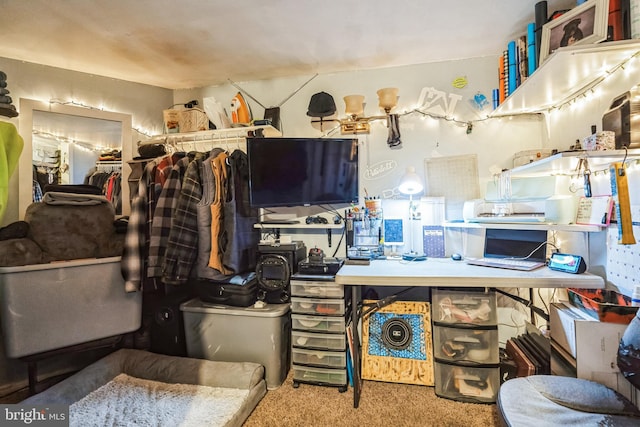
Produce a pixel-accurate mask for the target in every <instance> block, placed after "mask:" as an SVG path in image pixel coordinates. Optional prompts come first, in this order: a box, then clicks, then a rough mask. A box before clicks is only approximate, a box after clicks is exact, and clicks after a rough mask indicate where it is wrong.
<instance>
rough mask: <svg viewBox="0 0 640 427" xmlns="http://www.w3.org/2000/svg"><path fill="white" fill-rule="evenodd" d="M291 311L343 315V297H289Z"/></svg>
mask: <svg viewBox="0 0 640 427" xmlns="http://www.w3.org/2000/svg"><path fill="white" fill-rule="evenodd" d="M291 311H292V312H293V313H303V314H321V315H325V316H342V315H344V299H322V298H296V297H291Z"/></svg>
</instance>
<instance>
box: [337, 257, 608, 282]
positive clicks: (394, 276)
mask: <svg viewBox="0 0 640 427" xmlns="http://www.w3.org/2000/svg"><path fill="white" fill-rule="evenodd" d="M335 280H336V283H338V284H342V285H365V286H443V287H445V286H450V287H455V286H458V287H465V286H468V287H493V288H586V289H600V288H604V287H605V283H604V280H603V279H602V277H600V276H596V275H594V274H590V273H582V274H570V273H563V272H560V271H554V270H550V269H549V268H547V267H542V268H538V269H536V270H533V271H516V270H507V269H503V268H492V267H480V266H474V265H468V264H467V263H465V262H464V261H453V260H451V259H449V258H429V259H428V260H427V261H401V260H373V261H371V264H370V265H343V266H342V267H341V268H340V270H339V271H338V273H337V274H336V279H335Z"/></svg>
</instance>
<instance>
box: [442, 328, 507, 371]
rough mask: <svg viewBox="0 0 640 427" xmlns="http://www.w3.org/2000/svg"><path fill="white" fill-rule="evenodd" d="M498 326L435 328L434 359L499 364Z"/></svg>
mask: <svg viewBox="0 0 640 427" xmlns="http://www.w3.org/2000/svg"><path fill="white" fill-rule="evenodd" d="M498 347H499V345H498V327H497V326H474V327H473V328H469V327H460V326H457V325H454V326H434V327H433V353H434V357H437V358H439V359H444V360H448V361H455V362H457V361H465V362H472V363H499V362H500V354H499V348H498Z"/></svg>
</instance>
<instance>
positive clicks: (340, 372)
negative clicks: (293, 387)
mask: <svg viewBox="0 0 640 427" xmlns="http://www.w3.org/2000/svg"><path fill="white" fill-rule="evenodd" d="M293 380H294V381H300V382H308V383H313V384H328V385H337V386H339V385H346V384H347V370H346V369H325V368H311V367H308V366H297V365H293Z"/></svg>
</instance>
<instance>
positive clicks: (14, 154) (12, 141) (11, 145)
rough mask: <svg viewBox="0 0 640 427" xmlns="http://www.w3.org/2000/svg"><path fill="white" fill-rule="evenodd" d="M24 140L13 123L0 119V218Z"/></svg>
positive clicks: (0, 217)
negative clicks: (10, 179)
mask: <svg viewBox="0 0 640 427" xmlns="http://www.w3.org/2000/svg"><path fill="white" fill-rule="evenodd" d="M23 147H24V141H23V140H22V137H21V136H20V134H18V130H17V129H16V127H15V126H14V125H13V123H9V122H4V121H0V220H2V217H3V216H4V212H5V210H6V208H7V202H8V201H9V178H11V175H12V174H13V172H14V171H15V169H16V166H17V165H18V159H19V158H20V153H22V148H23Z"/></svg>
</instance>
